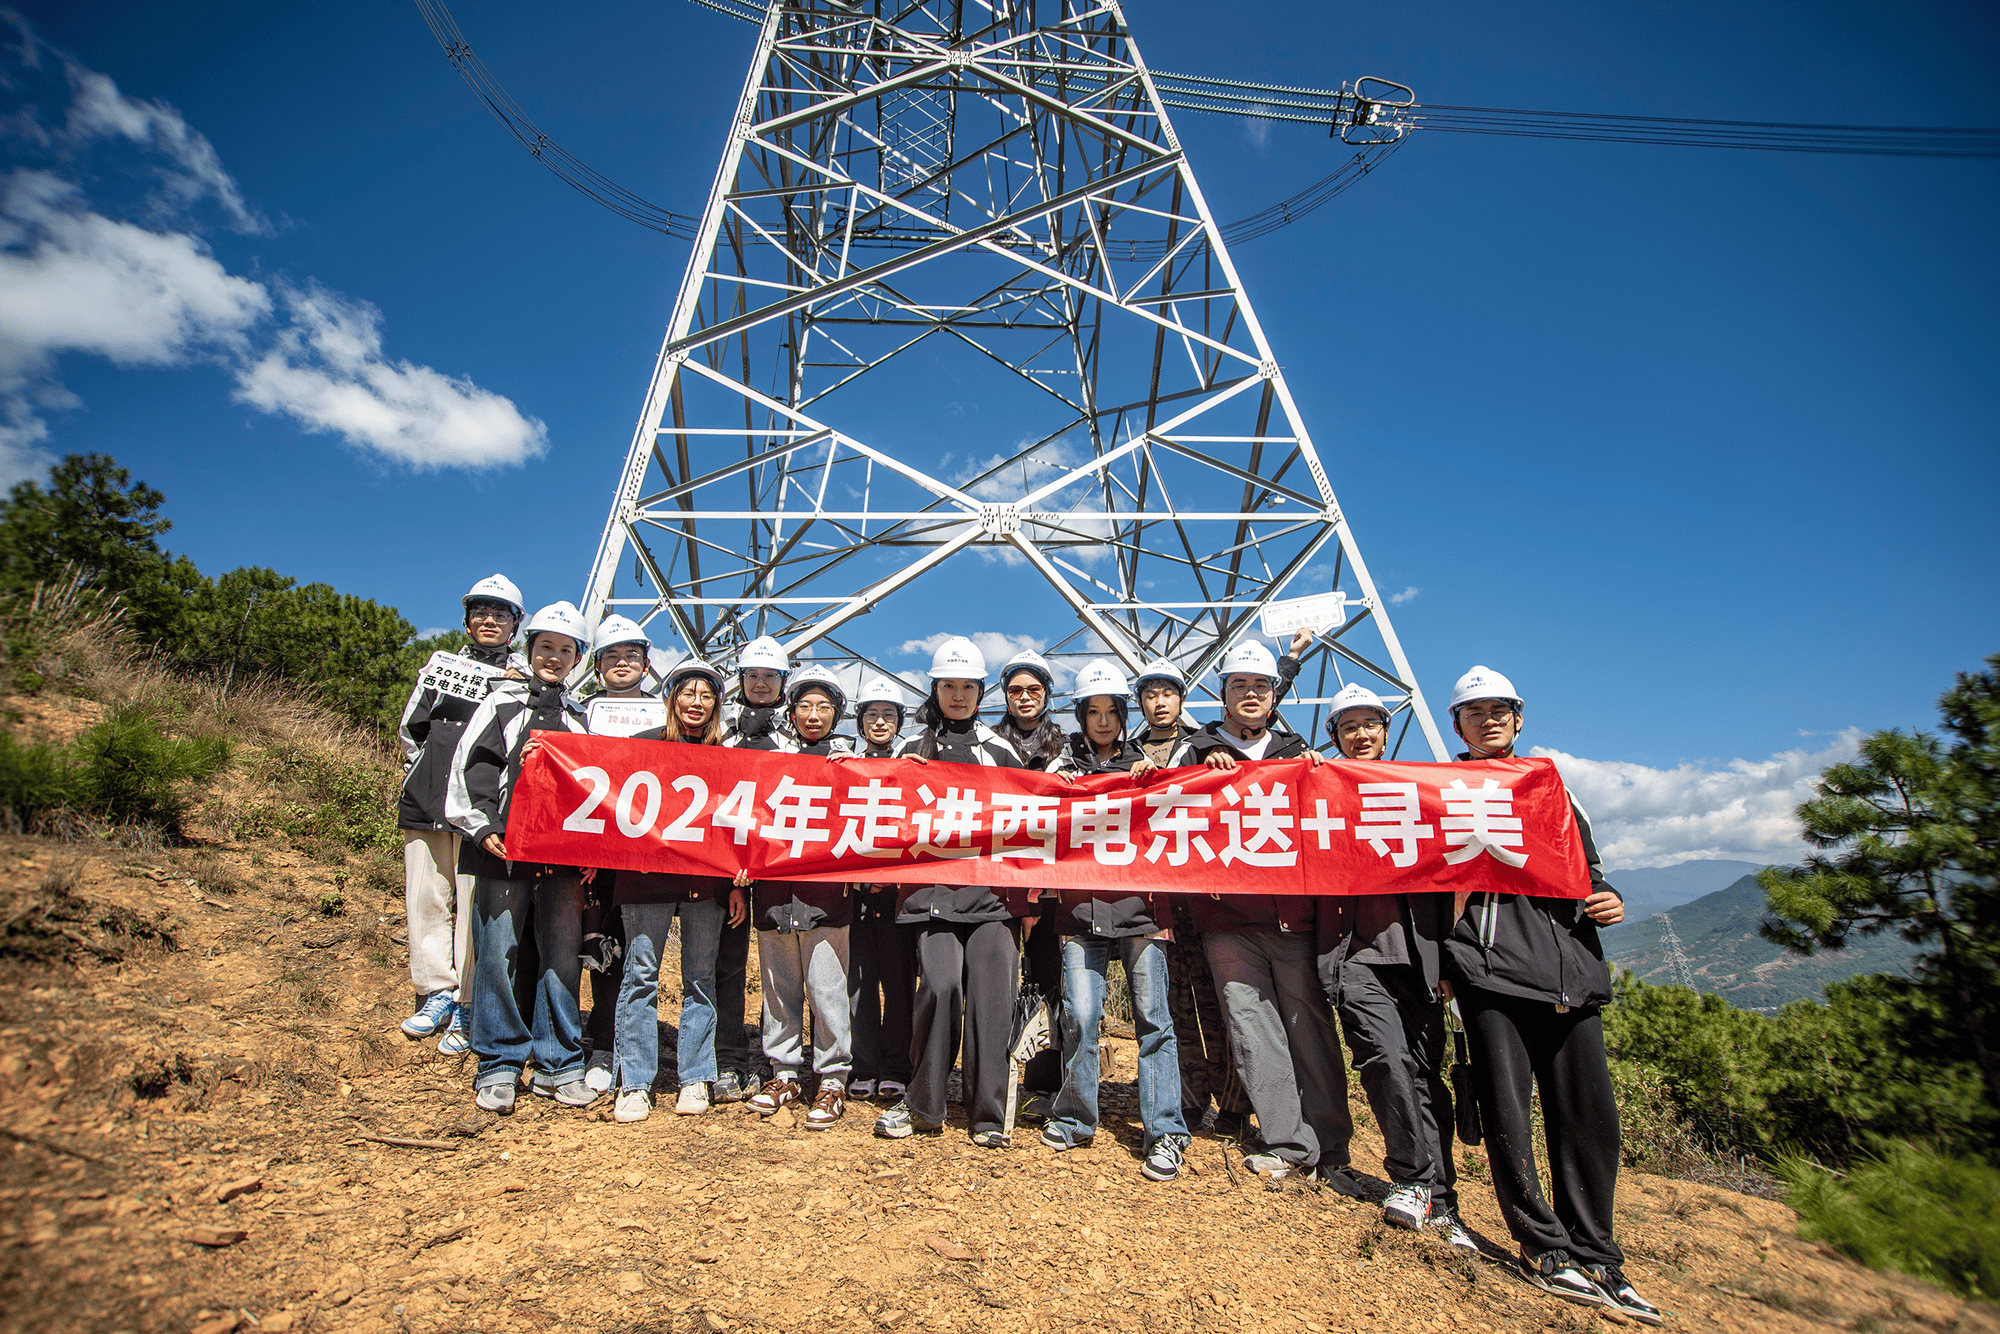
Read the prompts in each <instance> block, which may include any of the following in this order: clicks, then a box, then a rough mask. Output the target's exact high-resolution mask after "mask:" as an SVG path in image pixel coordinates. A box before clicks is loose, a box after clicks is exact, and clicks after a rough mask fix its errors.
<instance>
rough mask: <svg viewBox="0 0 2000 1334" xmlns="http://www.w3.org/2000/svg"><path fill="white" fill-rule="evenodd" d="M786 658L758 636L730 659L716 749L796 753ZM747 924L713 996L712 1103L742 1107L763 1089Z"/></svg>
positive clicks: (730, 947)
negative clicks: (750, 1011)
mask: <svg viewBox="0 0 2000 1334" xmlns="http://www.w3.org/2000/svg"><path fill="white" fill-rule="evenodd" d="M791 670H792V662H791V658H790V657H789V656H788V655H787V654H786V653H785V648H784V645H782V644H780V643H779V642H778V641H777V640H775V639H773V638H771V637H770V636H769V635H759V636H758V637H757V638H755V639H753V640H751V641H750V642H749V643H747V644H745V645H744V646H743V648H742V650H741V651H740V652H739V653H738V654H737V655H736V692H735V693H734V694H733V695H731V696H730V697H729V699H728V700H727V701H726V702H725V704H724V706H723V734H722V744H723V745H725V746H732V747H736V748H739V749H743V750H768V751H779V752H782V753H785V754H791V753H792V752H794V751H796V750H797V749H798V743H797V742H796V741H795V740H794V739H793V737H792V734H791V732H790V730H789V729H788V728H787V726H786V723H785V678H786V677H787V676H789V675H791ZM750 930H751V928H750V919H749V918H748V917H745V918H744V919H743V921H742V922H741V923H740V924H739V923H735V922H731V923H730V924H729V926H728V927H726V928H725V929H724V930H723V932H722V944H721V946H720V947H719V948H718V949H717V952H716V957H715V990H716V998H717V1004H718V1005H719V1006H720V1010H719V1013H718V1015H717V1019H716V1029H715V1057H716V1060H717V1061H718V1062H720V1064H721V1067H722V1071H721V1073H720V1074H719V1075H718V1076H717V1077H716V1080H715V1100H716V1101H717V1102H742V1101H743V1100H745V1099H746V1098H748V1097H750V1096H751V1095H752V1094H754V1093H756V1092H757V1090H758V1089H760V1088H762V1087H763V1084H764V1080H763V1077H762V1076H761V1075H760V1074H759V1073H758V1070H757V1065H758V1058H757V1054H756V1053H757V1048H756V1047H753V1046H752V1044H751V1041H750V1034H749V1029H748V1028H747V1027H746V1026H745V1025H744V1022H743V1019H744V1010H745V1003H746V1002H745V998H746V996H747V994H748V992H749V985H750Z"/></svg>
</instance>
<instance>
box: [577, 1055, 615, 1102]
mask: <svg viewBox="0 0 2000 1334" xmlns="http://www.w3.org/2000/svg"><path fill="white" fill-rule="evenodd" d="M583 1082H584V1083H586V1084H588V1085H590V1090H591V1092H593V1093H609V1092H611V1053H610V1052H608V1051H594V1052H592V1053H590V1063H589V1064H588V1065H586V1066H584V1067H583ZM621 1096H623V1095H621Z"/></svg>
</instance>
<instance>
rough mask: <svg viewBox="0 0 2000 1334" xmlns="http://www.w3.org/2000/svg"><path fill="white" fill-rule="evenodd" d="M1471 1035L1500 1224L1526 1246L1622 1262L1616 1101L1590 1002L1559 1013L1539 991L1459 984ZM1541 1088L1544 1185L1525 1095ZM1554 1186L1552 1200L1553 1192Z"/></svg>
mask: <svg viewBox="0 0 2000 1334" xmlns="http://www.w3.org/2000/svg"><path fill="white" fill-rule="evenodd" d="M1458 1004H1459V1010H1460V1012H1461V1013H1463V1014H1464V1016H1465V1028H1466V1033H1467V1035H1468V1036H1469V1037H1470V1038H1471V1040H1472V1079H1473V1087H1474V1088H1475V1089H1476V1090H1477V1091H1478V1096H1479V1115H1480V1123H1481V1125H1483V1126H1484V1128H1485V1130H1486V1156H1487V1161H1488V1162H1489V1163H1490V1164H1491V1165H1492V1168H1493V1193H1494V1194H1495V1195H1496V1196H1498V1197H1499V1201H1500V1212H1501V1214H1502V1215H1503V1216H1504V1217H1505V1218H1506V1219H1507V1230H1508V1231H1509V1232H1511V1233H1513V1234H1514V1240H1515V1241H1517V1242H1519V1243H1520V1245H1521V1249H1522V1250H1523V1251H1525V1252H1527V1253H1528V1254H1530V1255H1540V1254H1542V1253H1543V1252H1544V1251H1553V1250H1566V1251H1568V1252H1569V1254H1570V1258H1571V1259H1573V1260H1575V1261H1577V1262H1578V1263H1579V1264H1590V1265H1602V1264H1623V1263H1624V1261H1625V1253H1624V1252H1623V1251H1621V1250H1619V1249H1618V1243H1617V1242H1615V1241H1613V1240H1612V1239H1611V1207H1612V1202H1613V1199H1614V1197H1615V1196H1616V1194H1617V1190H1618V1102H1617V1099H1616V1098H1614V1097H1613V1096H1612V1093H1611V1071H1610V1068H1609V1067H1608V1066H1607V1065H1606V1064H1605V1060H1604V1023H1603V1021H1602V1020H1601V1019H1599V1018H1598V1014H1597V1011H1595V1010H1571V1011H1569V1012H1568V1013H1567V1014H1557V1013H1556V1007H1555V1006H1554V1005H1552V1004H1549V1003H1548V1002H1546V1001H1529V1000H1516V999H1514V998H1512V997H1509V996H1496V995H1494V994H1493V993H1491V992H1486V991H1464V992H1460V993H1459V998H1458ZM1537 1085H1539V1086H1540V1088H1541V1097H1542V1128H1543V1134H1544V1136H1545V1137H1546V1138H1547V1140H1548V1146H1549V1187H1550V1192H1549V1194H1548V1195H1545V1194H1543V1192H1542V1181H1541V1176H1540V1174H1539V1173H1537V1172H1536V1171H1535V1149H1534V1140H1533V1138H1532V1136H1531V1134H1530V1132H1529V1120H1528V1118H1529V1104H1528V1100H1529V1099H1530V1098H1531V1097H1533V1096H1534V1094H1535V1089H1536V1086H1537ZM1551 1195H1552V1196H1553V1197H1554V1198H1553V1201H1551V1199H1550V1196H1551Z"/></svg>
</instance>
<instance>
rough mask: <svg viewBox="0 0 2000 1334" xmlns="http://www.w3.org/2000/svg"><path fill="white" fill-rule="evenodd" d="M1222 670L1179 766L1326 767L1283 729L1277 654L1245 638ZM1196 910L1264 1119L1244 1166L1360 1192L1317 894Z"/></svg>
mask: <svg viewBox="0 0 2000 1334" xmlns="http://www.w3.org/2000/svg"><path fill="white" fill-rule="evenodd" d="M1217 670H1218V672H1219V674H1220V675H1221V677H1222V703H1223V709H1224V713H1223V716H1222V718H1221V719H1220V720H1219V721H1217V722H1213V723H1210V724H1208V725H1207V726H1206V727H1203V728H1201V729H1200V730H1199V731H1197V732H1195V733H1194V734H1193V735H1192V736H1190V737H1189V738H1188V739H1187V741H1186V742H1184V743H1183V744H1182V746H1181V750H1180V753H1179V754H1177V755H1176V756H1175V757H1174V763H1175V765H1176V766H1179V765H1184V764H1204V763H1205V764H1208V765H1209V766H1210V767H1212V768H1216V769H1234V768H1236V767H1237V766H1238V765H1240V764H1244V763H1254V762H1256V761H1260V760H1281V759H1292V758H1295V757H1300V756H1303V757H1305V758H1307V759H1308V760H1310V761H1312V762H1313V763H1315V764H1316V763H1318V762H1319V755H1318V753H1317V752H1316V751H1313V750H1311V749H1309V748H1308V747H1307V745H1306V743H1305V738H1303V737H1301V736H1299V735H1298V734H1297V733H1296V732H1291V731H1281V730H1279V726H1278V724H1277V720H1276V718H1275V716H1274V709H1275V706H1276V703H1277V696H1278V693H1279V691H1280V690H1281V689H1282V687H1283V685H1284V678H1283V677H1282V676H1281V674H1280V672H1279V667H1278V660H1277V658H1276V657H1275V656H1274V655H1273V654H1272V653H1271V650H1270V649H1268V648H1266V647H1265V646H1264V645H1263V644H1261V643H1259V642H1258V641H1256V640H1255V639H1245V640H1241V641H1239V642H1238V643H1236V644H1234V645H1232V646H1231V647H1230V649H1229V651H1228V652H1227V653H1225V654H1223V657H1222V662H1221V665H1220V666H1219V668H1218V669H1217ZM1188 912H1189V916H1190V917H1191V918H1192V919H1193V921H1194V926H1195V929H1196V930H1197V931H1199V932H1200V933H1201V939H1202V949H1203V951H1204V952H1205V953H1206V955H1207V957H1208V967H1209V972H1210V973H1211V974H1212V975H1213V976H1214V978H1215V985H1216V991H1217V993H1218V995H1219V996H1220V998H1221V1001H1222V1013H1223V1020H1224V1022H1225V1023H1226V1024H1227V1025H1228V1028H1229V1045H1230V1050H1231V1053H1232V1054H1233V1055H1234V1057H1235V1060H1236V1070H1237V1073H1238V1074H1239V1075H1240V1076H1241V1077H1242V1080H1243V1088H1244V1092H1245V1093H1246V1094H1247V1095H1248V1096H1249V1099H1250V1104H1251V1106H1252V1107H1254V1108H1255V1109H1256V1111H1257V1129H1258V1133H1259V1136H1260V1138H1261V1140H1262V1143H1261V1144H1260V1145H1257V1146H1254V1147H1253V1148H1252V1151H1251V1152H1249V1153H1248V1154H1247V1155H1246V1157H1245V1160H1244V1161H1245V1164H1246V1165H1247V1166H1248V1167H1249V1168H1250V1169H1251V1170H1252V1171H1254V1172H1256V1173H1258V1174H1259V1175H1261V1176H1267V1177H1270V1178H1271V1179H1273V1180H1281V1179H1283V1178H1286V1177H1289V1176H1292V1175H1295V1174H1298V1173H1307V1172H1310V1173H1315V1174H1317V1175H1318V1177H1319V1178H1320V1180H1321V1181H1322V1182H1324V1183H1325V1184H1327V1185H1329V1186H1331V1187H1333V1188H1334V1189H1335V1190H1337V1191H1339V1192H1341V1193H1342V1194H1346V1195H1353V1196H1357V1197H1358V1196H1360V1195H1361V1194H1362V1189H1361V1183H1360V1182H1359V1180H1357V1179H1356V1178H1355V1176H1354V1173H1353V1169H1352V1167H1351V1166H1350V1165H1349V1147H1348V1146H1349V1142H1350V1141H1351V1140H1352V1139H1353V1136H1354V1125H1353V1121H1352V1119H1351V1118H1350V1117H1349V1115H1348V1111H1347V1070H1346V1064H1345V1063H1344V1062H1343V1061H1342V1060H1341V1056H1340V1037H1339V1034H1338V1033H1337V1032H1336V1031H1335V1029H1334V1022H1333V1011H1332V1009H1331V1007H1330V1006H1329V1005H1328V1003H1327V998H1326V993H1325V992H1324V991H1322V990H1321V988H1320V984H1319V977H1318V975H1317V971H1316V968H1315V963H1316V954H1315V949H1314V944H1315V940H1316V936H1315V931H1316V925H1317V921H1316V919H1317V912H1318V909H1317V905H1316V904H1315V902H1314V899H1313V896H1312V895H1310V894H1283V895H1269V894H1195V895H1191V896H1190V898H1189V903H1188Z"/></svg>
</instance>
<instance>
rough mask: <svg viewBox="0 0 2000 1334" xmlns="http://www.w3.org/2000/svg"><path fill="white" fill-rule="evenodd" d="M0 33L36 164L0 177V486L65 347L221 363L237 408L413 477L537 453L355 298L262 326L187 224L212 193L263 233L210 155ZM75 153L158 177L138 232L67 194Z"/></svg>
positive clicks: (37, 436) (157, 362)
mask: <svg viewBox="0 0 2000 1334" xmlns="http://www.w3.org/2000/svg"><path fill="white" fill-rule="evenodd" d="M7 28H12V29H13V30H14V34H15V36H16V39H17V40H16V42H15V43H14V44H10V45H5V46H4V49H0V87H6V88H7V89H8V90H9V91H10V92H12V93H14V94H16V95H17V98H18V99H19V101H20V103H21V105H20V106H19V107H18V109H17V110H15V111H14V112H13V113H11V114H9V115H8V116H6V117H4V118H0V143H5V144H6V146H7V147H8V148H9V149H10V150H12V151H13V155H14V156H15V158H16V160H17V161H25V160H26V159H28V158H31V157H39V158H40V159H42V162H41V164H40V165H37V166H26V165H23V166H19V167H17V168H16V169H15V170H14V171H13V172H12V173H10V174H9V175H7V176H4V177H0V486H5V485H7V484H10V483H12V482H14V481H17V480H19V479H20V478H22V477H26V476H28V475H30V474H32V473H35V472H37V471H39V470H40V469H41V468H43V467H45V466H46V465H47V464H48V463H49V461H50V455H49V453H48V451H47V449H46V448H45V447H44V445H43V442H44V441H46V440H47V439H48V436H49V428H48V424H47V423H46V421H44V419H43V418H44V414H46V413H49V412H53V411H61V410H68V409H74V408H76V407H79V406H81V404H80V401H79V400H78V399H77V397H76V396H75V395H74V394H72V393H70V392H69V390H67V389H66V388H64V386H63V385H62V383H61V381H60V380H59V379H58V378H57V361H58V358H60V357H61V356H63V355H65V354H74V353H82V354H85V355H91V356H100V357H103V358H105V359H107V360H109V361H111V362H112V363H113V364H115V365H119V366H180V365H186V364H189V363H191V362H196V361H210V362H220V363H222V364H224V365H227V366H229V367H231V368H232V369H233V370H234V372H235V374H236V380H237V397H238V399H239V400H241V401H243V402H246V403H249V404H251V405H253V406H255V407H258V408H261V409H262V410H264V411H266V412H272V413H282V414H284V415H286V416H288V417H291V418H293V419H294V420H296V421H298V422H299V423H300V424H301V425H303V426H304V427H305V428H306V429H307V430H309V431H320V432H327V433H331V434H336V435H339V436H340V437H341V438H343V439H345V440H346V441H348V442H349V443H350V444H353V445H356V446H358V447H360V448H363V449H368V450H372V451H374V452H376V453H378V454H381V455H383V456H385V457H387V458H389V459H392V460H394V461H396V462H399V463H403V464H406V465H408V466H410V467H413V468H417V469H430V468H447V467H467V468H487V467H496V466H504V465H509V464H518V463H521V462H523V461H524V460H526V459H529V458H532V457H535V456H536V455H539V454H541V453H542V452H543V451H544V450H545V449H547V447H548V429H547V427H545V426H544V425H543V424H542V423H541V422H540V421H538V420H536V419H535V418H532V417H527V416H524V415H523V414H522V413H521V412H520V411H519V410H518V409H517V408H516V407H515V406H514V404H513V403H512V402H511V401H509V400H508V399H506V398H504V397H502V396H500V395H499V394H495V393H492V392H491V391H489V390H485V389H482V388H480V387H479V386H478V385H476V384H474V383H473V382H472V381H471V380H469V379H466V378H463V377H455V376H450V375H446V374H444V373H442V372H439V371H436V370H433V369H431V368H430V367H428V366H420V365H415V364H412V363H411V362H408V361H400V360H392V359H390V358H389V357H388V356H386V355H385V353H384V351H383V346H382V328H381V325H382V317H381V314H380V312H378V311H377V310H376V309H375V308H374V307H373V306H370V305H368V304H367V303H365V302H361V301H356V300H353V299H351V298H348V297H344V296H341V295H339V294H338V293H334V292H329V291H327V290H325V289H323V288H321V287H319V286H317V285H316V284H310V283H309V284H307V285H306V286H305V287H304V288H302V289H296V290H295V289H293V288H291V287H283V288H281V289H280V291H281V295H282V297H283V299H284V305H285V308H286V313H287V315H288V316H289V320H288V322H287V323H285V324H284V325H282V326H276V327H274V326H273V325H272V324H271V322H270V316H271V314H272V313H273V305H274V302H273V298H272V293H271V291H270V290H269V289H268V288H267V287H266V286H265V285H264V284H263V283H261V282H256V281H253V280H251V279H249V278H244V277H238V276H236V275H234V274H231V273H230V272H229V271H228V270H227V269H226V268H225V267H224V266H223V265H222V264H221V263H220V262H219V261H218V260H217V259H216V258H215V256H214V255H213V254H212V253H211V251H210V249H209V247H208V245H207V243H206V242H205V241H203V240H202V239H201V237H200V235H199V233H198V230H197V228H196V227H195V225H194V224H193V223H192V222H191V221H189V220H188V216H187V215H188V213H189V211H190V210H191V209H192V208H193V206H194V205H196V204H197V203H199V202H201V201H204V200H213V201H214V202H215V204H217V205H218V206H219V207H220V209H221V211H222V213H223V214H225V215H226V217H227V220H228V223H229V225H230V226H231V227H233V228H234V229H236V230H238V231H246V232H261V231H268V230H269V227H268V226H267V224H265V223H264V221H263V220H262V219H261V218H260V217H259V216H258V215H257V214H256V212H255V211H254V210H253V209H252V208H251V207H250V206H249V205H248V204H246V203H245V201H244V198H243V193H242V191H241V189H239V188H238V186H237V184H236V182H235V180H234V179H232V178H231V176H230V175H229V173H228V172H227V171H226V170H225V169H224V168H223V165H222V161H221V159H220V157H219V156H218V155H217V154H216V152H215V148H214V146H213V145H212V144H210V143H209V142H208V140H207V139H206V138H204V137H203V136H202V135H200V134H199V133H197V132H196V131H194V130H193V129H192V128H191V127H189V125H188V124H187V122H186V121H185V120H183V119H182V117H181V115H180V113H179V112H177V111H175V110H174V109H173V108H172V107H170V106H167V105H166V104H165V103H162V102H147V101H140V100H138V99H135V98H131V97H127V96H125V95H124V94H123V93H121V92H120V91H119V90H118V86H117V85H116V84H115V83H113V82H112V80H111V79H110V78H109V77H107V76H105V75H103V74H100V73H98V72H96V71H94V70H89V69H85V68H84V67H83V66H81V65H79V64H77V63H76V61H75V60H74V59H73V58H71V57H70V56H68V55H67V54H65V53H63V52H61V51H58V50H56V49H55V48H53V47H50V46H47V45H46V44H45V43H43V42H41V40H40V39H39V38H37V37H36V36H35V35H34V34H33V33H32V32H31V31H30V30H29V29H28V27H27V24H26V22H25V21H24V20H22V19H21V18H20V17H19V16H18V15H16V14H14V13H12V12H11V11H8V10H4V9H0V33H4V31H5V29H7ZM45 55H46V56H49V57H52V60H48V61H45V60H44V59H43V57H44V56H45ZM55 66H60V68H61V71H62V74H63V76H64V77H63V78H56V77H54V76H53V69H54V67H55ZM52 125H53V126H54V127H55V128H53V129H52V128H50V127H51V126H52ZM86 151H96V152H99V153H113V154H122V157H119V158H118V160H116V161H115V162H114V163H113V166H114V167H115V171H113V172H111V173H104V172H97V173H94V174H93V176H92V177H91V179H97V178H99V177H102V176H106V175H109V176H111V177H112V178H113V179H116V178H119V177H124V178H129V177H131V176H132V175H134V174H135V172H136V173H137V174H139V175H141V176H142V177H144V176H151V177H156V178H158V180H159V181H160V182H162V185H161V188H160V189H159V190H158V191H157V192H155V194H154V195H153V196H152V197H151V198H150V199H148V200H147V201H146V204H145V209H144V211H145V212H147V213H148V215H149V218H148V220H149V221H150V222H151V223H153V224H154V225H152V226H141V225H139V224H137V223H134V222H130V221H124V220H120V219H118V218H116V217H114V216H111V214H113V213H114V212H115V210H114V209H111V208H109V207H107V206H106V205H103V204H101V203H99V202H98V201H96V200H93V199H90V198H88V197H86V195H85V192H84V190H83V189H82V188H81V187H80V186H79V185H78V184H77V183H76V181H77V180H78V179H83V177H82V174H81V173H82V167H81V165H80V159H81V157H82V155H83V154H84V153H85V152H86ZM135 163H136V165H135Z"/></svg>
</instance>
